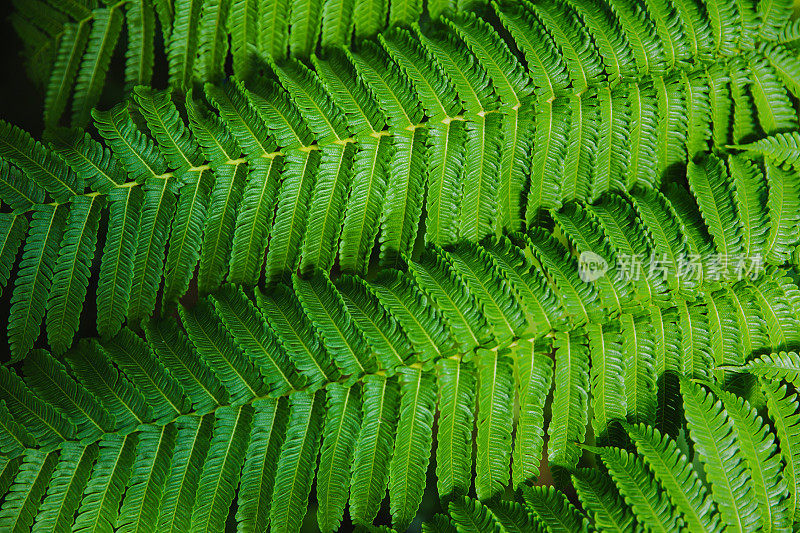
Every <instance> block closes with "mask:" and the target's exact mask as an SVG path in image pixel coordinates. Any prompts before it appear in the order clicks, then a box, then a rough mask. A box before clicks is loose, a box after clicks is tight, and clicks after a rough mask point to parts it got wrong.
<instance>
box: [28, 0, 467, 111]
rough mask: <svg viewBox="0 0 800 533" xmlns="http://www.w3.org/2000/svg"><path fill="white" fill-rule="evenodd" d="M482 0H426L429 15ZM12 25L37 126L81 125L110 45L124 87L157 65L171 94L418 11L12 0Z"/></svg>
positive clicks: (99, 87) (272, 0)
mask: <svg viewBox="0 0 800 533" xmlns="http://www.w3.org/2000/svg"><path fill="white" fill-rule="evenodd" d="M480 3H482V2H477V1H476V2H459V4H460V5H458V6H457V5H456V2H454V1H453V0H443V1H442V0H434V1H431V2H427V13H429V14H430V17H431V18H433V19H436V18H438V17H439V16H440V15H441V14H442V13H444V12H449V13H454V12H457V11H459V10H465V9H467V8H468V7H469V6H470V5H479V4H480ZM14 4H15V7H16V11H15V13H14V14H13V18H12V23H13V25H14V27H15V29H16V30H17V33H18V35H19V36H20V38H21V40H22V42H23V46H24V56H25V59H26V64H27V67H28V71H29V75H30V77H31V78H32V79H33V80H34V81H35V82H36V83H37V84H38V85H40V86H42V87H44V88H45V100H44V121H45V125H46V126H47V127H53V126H57V125H58V124H59V123H60V122H62V121H63V118H64V115H65V114H66V113H67V108H68V107H71V110H70V112H69V117H70V118H69V123H70V124H72V125H73V126H85V125H86V123H87V122H88V121H89V119H90V115H89V113H90V112H91V110H92V108H93V107H94V106H96V105H97V103H98V102H99V101H100V97H101V94H102V93H103V89H104V87H105V84H106V76H107V74H108V70H109V67H110V65H111V59H112V57H113V55H114V54H115V52H117V51H118V50H120V49H121V50H122V52H123V55H124V58H125V59H124V61H125V86H126V88H128V89H130V88H132V87H134V86H136V85H150V83H151V82H152V78H153V72H154V70H157V69H158V68H160V67H161V66H162V65H164V66H165V67H166V68H165V70H166V71H167V72H168V73H169V83H170V85H171V86H172V87H174V88H175V89H177V90H178V91H180V92H183V91H186V90H187V89H189V88H190V87H191V85H192V83H193V82H194V81H195V80H199V81H201V82H206V81H218V80H220V79H222V78H224V76H225V65H226V61H227V60H228V58H229V57H231V58H232V64H233V73H234V74H236V75H239V76H246V75H247V74H248V72H249V71H250V69H251V68H252V61H251V57H252V56H254V55H258V56H261V57H271V58H273V59H275V60H281V59H285V58H286V57H287V55H289V54H291V56H292V57H296V58H298V59H307V58H308V57H309V56H310V55H311V54H312V53H313V52H314V51H315V50H317V47H318V46H321V47H323V48H325V47H329V46H341V45H347V44H349V43H350V42H351V40H352V39H353V38H354V37H355V38H357V39H361V38H365V37H372V36H374V35H376V34H377V33H378V32H379V31H382V30H384V29H386V28H387V27H388V26H389V25H398V24H403V25H410V24H412V23H415V22H417V21H418V20H419V18H420V17H421V16H422V15H423V2H422V1H421V0H398V1H397V2H387V1H384V0H213V1H212V0H152V1H151V0H135V1H133V0H132V1H127V0H120V1H115V2H105V3H104V4H100V5H98V3H97V2H94V1H89V0H77V1H70V2H63V1H60V0H45V1H38V0H34V1H30V0H14Z"/></svg>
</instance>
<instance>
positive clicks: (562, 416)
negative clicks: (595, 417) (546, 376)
mask: <svg viewBox="0 0 800 533" xmlns="http://www.w3.org/2000/svg"><path fill="white" fill-rule="evenodd" d="M585 343H586V340H585V337H584V335H583V333H582V332H581V331H580V330H577V331H575V332H570V333H566V332H565V333H557V334H556V337H555V340H554V342H553V345H554V348H555V360H556V369H555V391H554V392H553V414H552V419H551V421H550V426H549V427H548V428H547V435H548V437H549V440H548V444H547V459H548V462H549V463H550V465H551V466H558V467H563V468H567V469H569V468H574V467H575V465H576V464H577V463H578V460H579V459H580V456H581V450H580V448H579V447H578V445H579V443H581V442H583V439H584V438H585V435H586V423H587V422H588V409H589V372H588V370H589V369H588V366H589V353H588V352H589V350H588V348H587V347H586V344H585Z"/></svg>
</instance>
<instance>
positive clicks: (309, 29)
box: [289, 0, 322, 58]
mask: <svg viewBox="0 0 800 533" xmlns="http://www.w3.org/2000/svg"><path fill="white" fill-rule="evenodd" d="M321 15H322V0H299V1H293V2H292V9H291V12H290V13H289V27H290V28H291V30H292V31H291V33H290V34H289V51H290V53H291V55H292V57H298V58H305V57H308V56H310V55H311V53H312V52H313V51H314V48H315V46H316V42H317V38H318V36H319V32H320V22H321V19H322V16H321Z"/></svg>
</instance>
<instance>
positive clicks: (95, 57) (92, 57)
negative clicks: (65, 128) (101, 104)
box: [72, 4, 124, 125]
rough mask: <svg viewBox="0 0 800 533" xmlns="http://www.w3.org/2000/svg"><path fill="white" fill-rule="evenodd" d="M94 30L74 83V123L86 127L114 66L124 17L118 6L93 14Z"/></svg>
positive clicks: (98, 10) (96, 11) (96, 10)
mask: <svg viewBox="0 0 800 533" xmlns="http://www.w3.org/2000/svg"><path fill="white" fill-rule="evenodd" d="M92 18H93V21H92V29H91V31H90V33H89V41H88V44H87V45H86V53H85V54H84V55H83V59H82V60H81V66H80V68H79V69H78V76H77V80H76V81H75V93H74V97H73V100H72V122H73V123H75V124H81V125H82V124H86V123H87V122H88V121H89V116H90V112H91V109H92V108H93V107H94V106H95V105H96V104H97V102H98V101H99V100H100V94H101V93H102V91H103V81H104V80H105V75H106V72H108V69H109V66H110V65H111V56H112V54H113V53H114V49H115V48H116V46H117V40H118V39H119V34H120V31H121V30H122V22H123V18H124V15H123V13H122V8H121V7H120V6H119V4H117V5H115V6H111V7H110V8H108V9H104V8H97V9H95V10H94V11H92Z"/></svg>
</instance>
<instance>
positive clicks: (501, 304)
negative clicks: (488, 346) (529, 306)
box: [445, 241, 526, 342]
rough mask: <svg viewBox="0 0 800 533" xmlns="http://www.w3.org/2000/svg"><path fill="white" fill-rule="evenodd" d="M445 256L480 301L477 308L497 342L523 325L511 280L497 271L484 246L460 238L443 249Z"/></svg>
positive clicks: (512, 335)
mask: <svg viewBox="0 0 800 533" xmlns="http://www.w3.org/2000/svg"><path fill="white" fill-rule="evenodd" d="M445 258H446V259H447V260H448V261H449V262H450V263H451V264H452V265H453V269H454V270H455V272H457V273H458V274H460V275H461V277H462V279H463V280H464V283H465V284H466V286H467V288H468V289H469V291H470V292H472V293H473V294H475V296H476V298H477V300H478V301H479V302H481V308H482V309H481V311H482V312H483V315H484V316H485V317H486V320H487V322H488V323H489V324H491V325H492V326H494V327H493V329H494V331H493V333H494V336H495V338H496V339H497V340H498V342H503V341H506V340H509V339H511V338H513V337H514V336H515V334H516V333H518V332H520V331H523V330H524V329H525V326H526V324H525V313H524V311H523V310H522V306H521V305H520V302H519V301H518V300H517V298H516V294H515V293H514V290H513V289H512V287H511V284H510V283H508V281H507V280H506V279H504V278H503V276H501V275H499V269H498V268H497V265H496V264H495V263H494V261H492V259H491V256H490V255H489V254H488V253H487V252H486V251H485V250H483V249H482V248H480V247H478V246H476V245H473V244H470V243H468V242H463V241H462V242H461V243H460V244H459V245H458V246H456V247H454V248H453V250H452V251H451V252H448V253H445Z"/></svg>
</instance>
